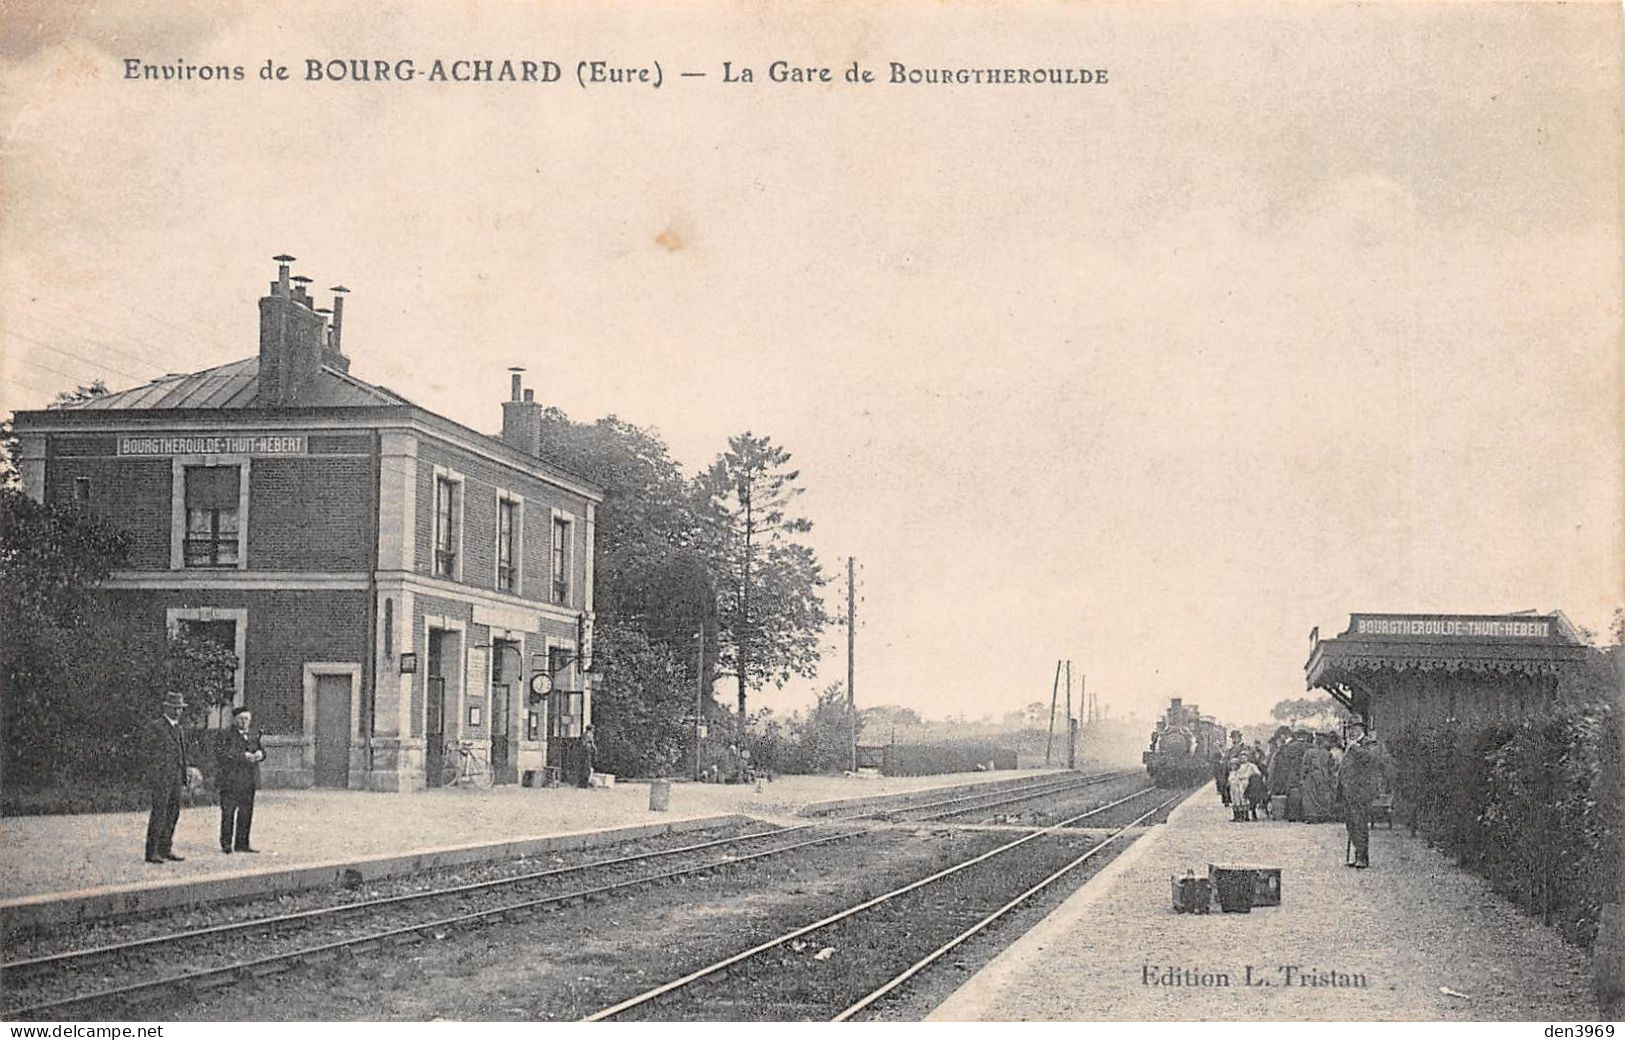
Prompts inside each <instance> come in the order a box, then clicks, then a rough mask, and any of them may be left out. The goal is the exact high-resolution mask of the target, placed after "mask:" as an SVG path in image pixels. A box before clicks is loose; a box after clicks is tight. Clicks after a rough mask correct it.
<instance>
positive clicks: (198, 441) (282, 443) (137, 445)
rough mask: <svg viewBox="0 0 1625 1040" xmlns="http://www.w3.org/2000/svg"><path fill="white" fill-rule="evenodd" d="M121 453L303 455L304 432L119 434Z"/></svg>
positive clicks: (119, 449)
mask: <svg viewBox="0 0 1625 1040" xmlns="http://www.w3.org/2000/svg"><path fill="white" fill-rule="evenodd" d="M118 453H119V454H120V455H303V454H305V437H304V435H303V434H288V433H243V434H216V433H208V434H181V435H177V436H170V435H153V436H141V437H120V438H119V439H118Z"/></svg>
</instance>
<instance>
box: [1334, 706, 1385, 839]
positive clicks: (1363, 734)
mask: <svg viewBox="0 0 1625 1040" xmlns="http://www.w3.org/2000/svg"><path fill="white" fill-rule="evenodd" d="M1348 732H1349V739H1350V740H1352V741H1353V743H1352V744H1351V745H1350V746H1349V749H1348V750H1347V751H1346V752H1344V753H1343V763H1342V765H1341V766H1339V767H1338V770H1337V780H1338V783H1340V784H1341V785H1342V787H1343V823H1344V825H1345V826H1347V828H1348V832H1349V841H1348V848H1349V849H1350V850H1352V851H1353V853H1354V858H1353V860H1352V861H1350V862H1349V863H1348V866H1351V867H1359V868H1361V869H1364V868H1366V867H1369V866H1370V865H1371V803H1372V802H1374V801H1376V798H1377V795H1379V794H1381V793H1382V784H1383V758H1382V749H1381V748H1379V747H1378V746H1377V742H1376V741H1375V740H1373V739H1372V737H1371V733H1370V731H1369V729H1368V727H1367V726H1366V724H1365V723H1364V722H1352V723H1350V724H1349V728H1348Z"/></svg>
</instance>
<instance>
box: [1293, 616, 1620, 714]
mask: <svg viewBox="0 0 1625 1040" xmlns="http://www.w3.org/2000/svg"><path fill="white" fill-rule="evenodd" d="M1312 640H1313V643H1314V646H1313V648H1312V649H1311V651H1310V653H1309V660H1308V661H1307V662H1306V663H1305V664H1304V673H1305V677H1306V679H1307V681H1308V686H1309V688H1310V689H1314V688H1316V687H1318V688H1320V689H1323V690H1325V691H1326V692H1328V693H1330V694H1331V695H1332V696H1333V697H1335V698H1337V700H1338V701H1340V702H1341V703H1342V704H1343V705H1344V706H1345V707H1347V708H1348V709H1349V710H1350V711H1353V712H1354V713H1355V714H1357V715H1359V716H1361V717H1362V718H1364V719H1365V720H1366V721H1367V722H1369V723H1371V725H1372V726H1373V727H1375V728H1376V729H1378V730H1380V731H1381V733H1382V735H1383V736H1384V737H1385V738H1386V737H1395V736H1399V735H1402V734H1405V733H1409V732H1412V731H1415V730H1418V729H1423V728H1426V727H1429V726H1433V725H1437V724H1439V723H1443V722H1451V721H1469V720H1470V721H1475V722H1478V721H1489V720H1511V719H1519V718H1527V717H1529V716H1532V715H1537V714H1540V713H1541V712H1542V711H1544V710H1545V709H1547V708H1549V707H1551V706H1553V705H1556V704H1557V703H1558V702H1559V701H1560V700H1562V699H1563V698H1564V696H1565V695H1566V694H1567V692H1568V688H1569V687H1568V680H1569V679H1570V678H1571V677H1572V676H1573V675H1574V674H1575V671H1576V670H1577V669H1578V668H1580V667H1581V666H1582V665H1583V663H1584V661H1585V657H1586V654H1587V653H1588V652H1589V647H1588V646H1587V644H1586V642H1585V640H1584V639H1582V638H1581V637H1580V634H1579V633H1578V632H1577V631H1575V629H1574V626H1573V625H1572V624H1571V623H1570V622H1569V620H1568V619H1567V618H1566V617H1564V616H1563V614H1562V612H1561V611H1558V612H1554V613H1551V614H1352V615H1350V616H1349V626H1348V628H1347V630H1345V631H1344V632H1342V633H1341V634H1340V635H1337V636H1335V637H1333V638H1330V639H1321V638H1320V635H1319V629H1316V630H1315V633H1314V635H1313V636H1312Z"/></svg>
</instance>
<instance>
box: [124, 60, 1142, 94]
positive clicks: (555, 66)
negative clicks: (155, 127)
mask: <svg viewBox="0 0 1625 1040" xmlns="http://www.w3.org/2000/svg"><path fill="white" fill-rule="evenodd" d="M121 61H122V71H121V75H122V78H123V79H125V80H128V81H131V82H132V83H172V84H173V83H198V84H202V83H238V82H245V81H246V82H253V81H256V80H258V81H263V82H266V83H273V84H295V83H298V84H325V85H334V84H339V85H354V84H366V85H378V84H418V83H446V84H451V83H457V84H487V85H501V84H513V85H521V84H533V85H540V86H545V85H547V84H560V83H563V84H568V83H569V82H570V80H571V78H572V77H571V76H570V73H571V72H572V71H573V73H574V75H573V79H574V82H575V85H576V86H579V87H580V88H582V89H583V90H585V89H587V88H589V87H645V88H650V89H654V90H659V89H660V88H661V87H662V86H663V85H664V84H665V82H666V78H667V75H668V72H667V66H666V65H665V64H663V63H661V62H660V61H658V60H655V61H650V62H647V63H632V64H628V63H624V62H617V61H609V60H600V59H583V60H581V61H576V62H573V63H571V62H558V61H552V60H549V59H545V58H432V59H428V60H416V59H413V58H388V59H385V58H301V59H298V60H296V61H292V62H281V61H278V60H276V59H274V58H267V59H265V61H264V62H263V63H261V64H258V65H254V64H216V63H210V64H193V63H191V62H188V61H185V60H184V59H176V60H175V61H172V62H170V61H165V62H154V61H149V60H147V59H145V58H124V59H122V60H121ZM670 75H672V76H674V77H676V78H678V79H683V80H692V81H696V82H705V81H710V82H713V83H723V84H734V85H742V84H751V85H756V84H763V85H784V86H828V87H839V86H845V87H853V86H858V87H862V86H876V85H889V86H924V85H929V84H936V85H945V86H1047V87H1065V86H1106V85H1108V84H1109V83H1110V82H1111V79H1110V69H1108V68H1104V67H1096V66H1086V65H1082V64H1053V63H1045V64H1009V63H1006V62H1002V61H995V62H988V63H986V64H979V65H952V66H943V65H932V64H925V63H920V64H913V63H909V62H902V61H885V62H879V63H876V64H872V65H871V64H867V63H864V62H860V61H846V62H838V63H835V64H817V63H804V62H795V61H789V60H786V59H782V58H779V59H773V60H771V61H766V62H739V61H722V62H716V63H711V64H700V63H696V64H695V65H693V66H681V67H677V66H674V67H672V68H671V71H670Z"/></svg>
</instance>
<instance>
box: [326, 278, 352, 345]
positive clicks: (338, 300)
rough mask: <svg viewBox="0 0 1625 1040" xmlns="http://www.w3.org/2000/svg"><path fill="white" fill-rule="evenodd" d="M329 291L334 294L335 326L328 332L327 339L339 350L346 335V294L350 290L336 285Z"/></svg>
mask: <svg viewBox="0 0 1625 1040" xmlns="http://www.w3.org/2000/svg"><path fill="white" fill-rule="evenodd" d="M327 291H328V292H330V293H332V294H333V328H332V330H331V331H330V332H329V333H328V337H327V341H328V343H329V344H330V345H331V346H332V347H333V350H334V351H338V350H339V341H340V338H341V337H342V336H343V335H344V332H343V330H344V294H345V293H347V292H349V291H350V290H348V289H346V288H345V287H344V286H342V285H335V286H333V287H332V288H330V289H329V290H327Z"/></svg>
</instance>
